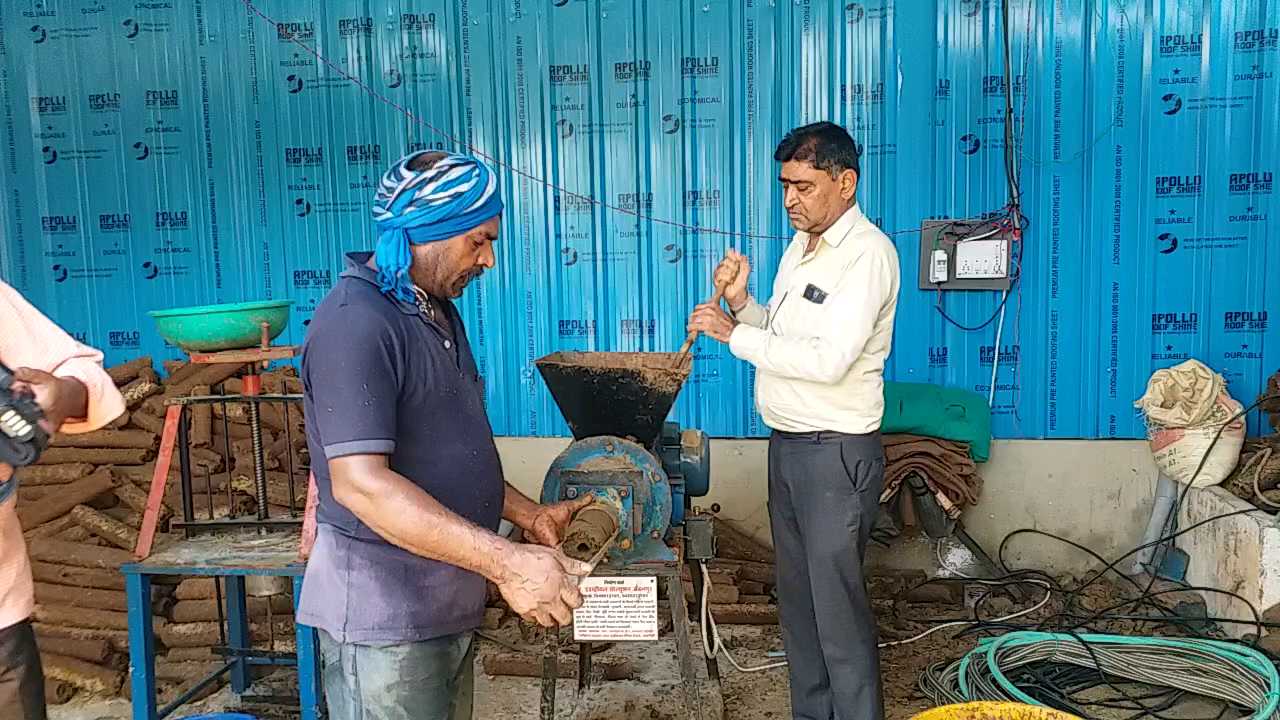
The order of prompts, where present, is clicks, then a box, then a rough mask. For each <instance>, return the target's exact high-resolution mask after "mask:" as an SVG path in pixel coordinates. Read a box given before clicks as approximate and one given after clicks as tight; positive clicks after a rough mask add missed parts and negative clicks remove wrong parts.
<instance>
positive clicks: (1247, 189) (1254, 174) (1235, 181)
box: [1227, 170, 1274, 195]
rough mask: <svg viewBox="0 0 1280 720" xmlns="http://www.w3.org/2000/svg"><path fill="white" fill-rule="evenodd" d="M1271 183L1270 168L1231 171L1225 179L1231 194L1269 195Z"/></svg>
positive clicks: (1272, 183)
mask: <svg viewBox="0 0 1280 720" xmlns="http://www.w3.org/2000/svg"><path fill="white" fill-rule="evenodd" d="M1273 185H1274V182H1273V175H1272V172H1271V171H1270V170H1252V171H1248V172H1238V173H1231V176H1230V177H1229V178H1228V179H1227V191H1228V192H1230V193H1231V194H1232V195H1254V194H1257V195H1270V194H1271V188H1272V186H1273Z"/></svg>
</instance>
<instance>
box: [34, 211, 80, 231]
mask: <svg viewBox="0 0 1280 720" xmlns="http://www.w3.org/2000/svg"><path fill="white" fill-rule="evenodd" d="M40 231H41V232H43V233H44V234H45V235H75V234H77V233H79V232H80V218H79V216H77V215H42V216H41V217H40Z"/></svg>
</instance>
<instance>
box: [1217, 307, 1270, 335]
mask: <svg viewBox="0 0 1280 720" xmlns="http://www.w3.org/2000/svg"><path fill="white" fill-rule="evenodd" d="M1267 328H1268V324H1267V311H1266V310H1234V311H1230V312H1225V313H1223V314H1222V331H1223V332H1229V333H1260V332H1266V330H1267Z"/></svg>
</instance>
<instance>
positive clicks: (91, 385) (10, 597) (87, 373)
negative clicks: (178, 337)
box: [0, 282, 125, 630]
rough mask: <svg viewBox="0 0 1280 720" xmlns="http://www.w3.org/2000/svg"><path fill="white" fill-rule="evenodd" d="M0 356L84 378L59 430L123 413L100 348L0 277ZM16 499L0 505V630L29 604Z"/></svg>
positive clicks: (2, 473)
mask: <svg viewBox="0 0 1280 720" xmlns="http://www.w3.org/2000/svg"><path fill="white" fill-rule="evenodd" d="M0 361H3V362H4V364H5V365H8V366H9V369H10V370H16V369H17V368H20V367H30V368H35V369H37V370H44V371H45V372H48V373H53V374H54V375H57V376H58V377H73V378H75V379H77V380H79V381H80V382H82V383H84V386H85V389H86V390H87V391H88V396H89V416H88V417H86V418H76V419H70V420H68V421H67V422H64V423H63V424H62V427H61V428H60V429H59V431H60V432H63V433H82V432H89V431H90V430H97V429H98V428H100V427H102V426H104V425H106V424H107V423H109V422H111V421H112V420H114V419H115V418H117V417H119V416H120V413H123V412H124V409H125V406H124V398H122V397H121V396H120V391H118V390H116V386H115V383H113V382H111V378H110V376H108V375H107V373H106V371H105V370H103V369H102V353H101V352H99V351H97V350H95V349H93V348H91V347H88V346H86V345H82V344H80V343H78V342H76V340H75V338H73V337H71V336H70V335H68V334H67V333H66V332H64V331H63V330H62V328H60V327H58V326H57V325H55V324H53V322H52V321H51V320H49V318H47V317H45V316H44V315H43V314H42V313H41V312H40V311H39V310H37V309H36V308H34V307H32V305H31V304H30V303H28V302H27V301H26V299H25V298H23V297H22V295H20V294H18V291H17V290H14V289H13V288H11V287H9V286H8V285H6V284H5V283H3V282H0ZM9 474H10V472H9V469H8V467H7V466H5V467H3V468H0V482H3V481H8V479H9V477H8V476H9ZM17 504H18V498H17V494H16V493H15V494H14V495H11V496H9V499H8V500H6V501H5V502H4V503H3V504H0V630H2V629H4V628H7V627H11V626H13V625H15V624H17V623H20V622H22V621H23V620H26V619H27V618H28V617H30V615H31V611H32V609H33V606H34V603H35V599H34V596H33V586H32V583H31V565H30V563H29V562H28V561H27V545H26V543H25V542H24V540H23V537H22V526H21V525H20V524H19V523H18V513H17V510H16V507H17ZM28 529H30V528H28Z"/></svg>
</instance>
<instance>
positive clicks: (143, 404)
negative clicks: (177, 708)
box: [17, 357, 307, 703]
mask: <svg viewBox="0 0 1280 720" xmlns="http://www.w3.org/2000/svg"><path fill="white" fill-rule="evenodd" d="M243 368H244V366H243V365H242V364H223V365H193V364H186V363H172V364H170V363H166V368H165V369H166V370H167V371H168V377H167V378H166V379H164V380H163V381H162V380H161V379H160V378H159V376H158V375H157V373H156V371H155V369H154V368H153V366H152V362H151V359H150V358H146V357H144V358H139V359H137V360H134V361H131V362H128V363H125V364H123V365H119V366H116V367H113V368H109V369H108V371H107V372H108V374H110V376H111V378H112V379H113V380H114V381H115V383H116V385H117V386H118V387H119V389H120V391H121V393H122V394H123V395H124V398H125V402H126V406H127V411H126V412H125V413H124V414H123V415H121V416H120V417H119V418H117V419H116V420H114V421H113V422H112V423H111V424H110V425H109V426H108V427H106V428H103V429H101V430H97V431H94V432H89V433H83V434H77V435H66V434H58V435H56V436H55V437H54V439H53V442H52V443H51V444H50V447H49V448H48V449H47V450H46V451H45V452H44V453H43V454H42V455H41V457H40V459H39V461H38V462H37V464H35V465H32V466H29V467H25V468H22V469H20V470H19V471H18V472H17V477H18V479H19V481H20V483H21V484H20V485H19V488H18V517H19V519H20V520H21V522H22V527H23V528H24V531H25V532H24V535H25V537H26V541H27V548H28V552H29V554H30V557H31V561H32V573H33V575H34V577H35V583H36V584H35V594H36V610H35V616H34V621H35V629H36V634H37V636H38V638H39V643H40V648H41V653H42V656H43V660H44V665H45V673H46V676H47V677H48V678H49V683H48V693H47V694H48V696H49V700H50V701H51V702H53V703H61V702H65V701H66V700H67V699H69V698H70V697H71V696H72V695H74V694H75V693H77V692H83V693H88V694H94V695H104V696H110V695H116V694H127V693H128V683H127V672H126V671H127V665H128V663H127V649H128V640H127V630H128V621H127V616H126V614H125V608H126V603H125V593H124V576H123V575H121V574H120V572H119V567H120V565H122V564H124V563H128V562H132V561H133V560H134V557H133V554H132V553H133V550H134V548H135V547H136V545H137V542H138V534H139V531H140V529H141V527H142V515H143V512H144V510H145V508H146V502H147V493H148V492H149V490H150V486H151V479H152V476H153V474H154V470H155V458H156V454H157V451H158V448H159V443H160V440H159V438H160V435H161V433H162V430H163V426H164V415H165V409H166V405H165V402H166V400H169V399H171V398H174V397H181V396H189V395H207V394H219V393H225V394H236V393H238V392H240V380H239V379H238V378H236V377H234V376H235V375H236V374H237V373H238V372H239V371H240V370H242V369H243ZM293 372H294V371H293V370H292V368H287V367H286V368H285V369H283V370H279V371H273V372H271V373H266V374H264V375H263V390H264V392H268V393H298V392H301V382H300V381H299V380H298V378H296V377H295V376H294V375H293ZM190 417H191V423H190V445H191V450H190V458H191V464H192V467H193V473H192V474H193V484H194V487H195V488H196V490H197V492H196V502H195V512H196V516H197V519H202V518H207V517H209V516H210V512H211V511H212V516H213V517H215V518H217V517H227V516H229V515H230V514H231V511H232V510H234V511H235V514H236V515H245V514H248V513H252V512H254V511H255V510H256V502H255V500H254V492H253V482H254V481H253V475H254V474H253V459H252V458H253V456H252V451H251V445H250V443H251V440H250V432H249V425H248V415H247V411H246V409H245V406H244V405H242V404H229V405H228V406H227V409H226V410H225V411H224V409H223V407H222V406H221V405H220V404H219V405H198V406H193V409H192V410H191V411H190ZM261 419H262V425H263V443H264V447H265V448H266V452H265V457H266V464H267V468H268V473H267V497H268V502H269V503H270V504H271V514H272V516H276V517H279V516H283V515H285V514H287V513H288V512H289V504H290V502H289V501H290V488H289V475H288V468H289V460H290V459H292V461H293V468H294V483H293V493H292V496H293V507H294V508H295V509H296V511H297V512H298V513H299V514H300V513H301V511H302V508H303V507H304V506H305V501H306V488H307V474H306V473H307V456H306V439H305V434H304V432H303V427H302V414H301V412H300V408H297V407H296V406H295V407H294V408H292V409H290V411H289V414H288V417H287V418H286V416H285V414H284V413H283V411H282V410H281V409H280V407H279V405H263V406H262V415H261ZM286 429H287V431H288V432H286ZM228 470H229V471H230V472H227V471H228ZM179 477H180V474H179V469H178V456H177V453H176V451H175V453H174V457H173V462H172V464H171V467H170V470H169V474H168V482H167V483H166V486H165V493H164V502H163V505H162V507H161V514H160V518H159V519H160V524H159V528H158V529H159V531H160V534H159V535H157V539H156V544H155V547H156V548H160V547H163V545H164V544H165V542H167V541H168V540H169V536H168V535H167V534H166V531H167V529H168V523H169V520H170V519H171V518H173V517H174V516H175V515H179V514H180V513H181V497H182V496H181V489H180V480H179ZM210 490H211V491H212V492H208V491H210ZM210 496H211V497H212V503H210V502H209V497H210ZM205 582H206V583H208V588H207V589H203V588H204V585H203V584H201V581H190V580H189V581H186V582H183V583H182V584H181V585H178V586H177V587H176V588H175V587H174V586H172V585H167V586H166V585H163V584H158V585H157V587H156V589H155V598H154V611H155V627H156V630H157V638H158V640H159V649H160V650H161V651H163V650H164V649H166V648H167V649H168V653H169V655H165V656H164V657H163V658H162V660H161V667H162V668H163V670H162V671H161V673H160V678H159V679H160V682H161V683H162V684H173V683H176V684H173V688H174V689H175V690H180V689H181V688H180V685H181V683H180V682H179V681H180V680H185V679H187V678H186V677H185V675H186V673H187V672H188V671H190V672H193V673H195V672H197V671H198V670H201V669H202V668H203V667H204V666H205V665H208V664H209V663H212V662H213V661H214V660H216V658H213V656H212V654H211V650H210V647H212V646H215V645H218V644H219V637H218V632H217V627H216V619H217V617H216V611H215V608H214V601H213V593H212V584H211V582H209V581H205ZM193 583H194V584H193ZM198 593H205V594H204V595H199V594H198ZM288 597H289V596H288V594H287V593H286V594H285V596H284V602H280V601H279V600H278V599H273V600H271V601H269V602H271V603H273V605H272V609H273V610H279V613H278V616H279V617H280V618H281V620H283V621H286V623H285V624H281V625H280V627H278V628H271V629H275V630H280V632H277V633H274V634H275V636H276V637H279V638H285V639H288V640H289V641H290V642H292V637H293V635H292V633H293V630H292V613H291V609H290V608H289V607H288ZM250 610H251V612H254V611H261V612H265V608H264V601H263V600H262V599H259V598H255V599H252V600H251V601H250ZM260 630H261V631H262V632H261V634H262V636H263V638H264V639H266V638H267V637H268V636H269V635H270V634H271V633H268V632H267V630H268V628H266V627H265V626H263V627H260ZM175 651H177V652H176V656H174V657H171V655H172V654H174V653H175ZM179 663H195V664H196V665H191V666H189V667H188V666H186V665H181V666H180V665H178V664H179ZM197 665H198V666H199V667H197ZM199 674H200V675H202V674H203V673H199ZM179 676H183V677H179Z"/></svg>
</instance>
